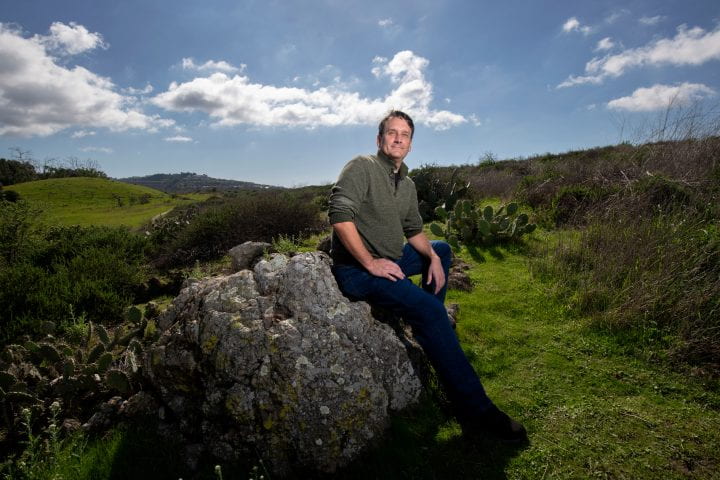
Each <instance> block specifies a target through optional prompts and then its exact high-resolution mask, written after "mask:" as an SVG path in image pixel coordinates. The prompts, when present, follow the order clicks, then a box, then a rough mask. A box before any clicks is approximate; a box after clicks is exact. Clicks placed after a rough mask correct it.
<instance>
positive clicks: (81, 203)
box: [5, 177, 209, 228]
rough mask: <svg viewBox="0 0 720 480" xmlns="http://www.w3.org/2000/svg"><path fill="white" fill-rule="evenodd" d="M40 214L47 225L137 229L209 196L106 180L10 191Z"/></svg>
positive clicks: (44, 183)
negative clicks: (177, 193)
mask: <svg viewBox="0 0 720 480" xmlns="http://www.w3.org/2000/svg"><path fill="white" fill-rule="evenodd" d="M5 191H8V192H10V191H14V192H17V193H18V194H19V195H20V198H22V199H24V200H26V201H27V202H28V203H30V204H31V205H33V206H34V207H36V208H37V209H38V210H39V217H38V220H39V221H40V222H42V223H45V224H46V225H83V226H90V225H95V226H98V225H103V226H120V225H124V226H127V227H131V228H137V227H140V226H141V225H143V224H144V223H146V222H147V221H148V220H149V219H151V218H152V217H154V216H156V215H159V214H161V213H163V212H168V211H170V210H172V209H173V208H174V207H176V206H179V205H188V204H190V203H192V202H197V201H200V200H203V199H206V198H208V196H209V195H207V194H192V195H183V196H172V195H168V194H165V193H162V192H159V191H157V190H153V189H151V188H147V187H140V186H136V185H128V184H126V183H121V182H116V181H114V180H108V179H105V178H84V177H72V178H56V179H48V180H38V181H33V182H28V183H21V184H18V185H12V186H10V187H6V189H5Z"/></svg>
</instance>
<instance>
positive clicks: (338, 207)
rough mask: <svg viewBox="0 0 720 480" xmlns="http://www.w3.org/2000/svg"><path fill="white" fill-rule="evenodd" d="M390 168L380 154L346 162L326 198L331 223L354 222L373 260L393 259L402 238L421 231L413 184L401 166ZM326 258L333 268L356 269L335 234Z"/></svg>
mask: <svg viewBox="0 0 720 480" xmlns="http://www.w3.org/2000/svg"><path fill="white" fill-rule="evenodd" d="M394 170H395V164H394V162H393V161H392V160H391V159H390V158H388V157H387V156H386V155H385V154H384V153H383V152H381V151H378V153H377V155H364V156H359V157H356V158H354V159H353V160H351V161H350V162H349V163H348V164H347V165H345V168H343V170H342V172H340V176H339V177H338V180H337V182H336V183H335V185H334V186H333V188H332V193H331V194H330V208H329V210H328V216H329V218H330V223H331V224H336V223H340V222H354V223H355V227H356V228H357V230H358V233H359V234H360V238H361V239H362V241H363V244H364V245H365V248H367V250H368V252H370V254H371V255H372V256H373V257H375V258H388V259H392V260H397V259H399V258H400V257H401V255H402V249H403V245H404V243H405V240H404V238H403V237H405V238H410V237H412V236H414V235H417V234H418V233H420V232H422V228H423V223H422V217H421V216H420V212H419V211H418V202H417V192H416V190H415V183H413V181H412V180H411V179H410V177H408V176H407V174H408V168H407V166H406V165H405V164H404V163H403V164H401V165H400V169H399V171H398V172H397V174H396V173H395V172H394ZM330 254H331V256H332V258H333V260H334V261H335V263H336V264H356V263H357V260H355V259H354V258H353V256H352V255H351V254H350V252H348V251H347V250H346V249H345V247H344V246H343V245H342V243H341V242H340V239H339V238H338V237H337V235H336V234H335V233H333V238H332V248H331V251H330Z"/></svg>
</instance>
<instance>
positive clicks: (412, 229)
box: [403, 183, 423, 238]
mask: <svg viewBox="0 0 720 480" xmlns="http://www.w3.org/2000/svg"><path fill="white" fill-rule="evenodd" d="M412 197H413V198H412V201H411V202H409V206H408V210H407V213H406V215H405V218H404V219H403V232H404V233H405V238H410V237H414V236H415V235H417V234H418V233H420V232H422V229H423V221H422V216H421V215H420V210H419V209H418V201H417V190H416V189H415V184H414V183H412Z"/></svg>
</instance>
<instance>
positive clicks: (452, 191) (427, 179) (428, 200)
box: [410, 165, 470, 222]
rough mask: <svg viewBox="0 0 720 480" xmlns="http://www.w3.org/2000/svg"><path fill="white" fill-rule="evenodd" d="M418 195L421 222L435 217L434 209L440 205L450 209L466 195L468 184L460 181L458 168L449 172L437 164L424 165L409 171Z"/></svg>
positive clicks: (447, 209)
mask: <svg viewBox="0 0 720 480" xmlns="http://www.w3.org/2000/svg"><path fill="white" fill-rule="evenodd" d="M410 176H411V178H412V179H413V182H415V188H416V189H417V195H418V209H419V210H420V215H421V216H422V218H423V222H429V221H431V220H435V219H437V216H436V215H435V210H436V209H437V207H442V208H443V209H445V210H446V211H451V210H452V209H453V208H454V207H455V203H456V202H457V201H458V200H459V199H461V198H464V197H465V196H467V194H468V190H469V188H470V184H469V183H467V182H465V181H462V180H461V179H460V178H459V175H458V169H457V168H455V169H453V170H452V172H450V174H449V177H448V171H447V169H445V168H442V167H438V166H437V165H424V166H422V167H420V168H419V169H415V170H413V171H412V172H410Z"/></svg>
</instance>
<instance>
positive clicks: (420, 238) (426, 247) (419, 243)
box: [407, 232, 439, 260]
mask: <svg viewBox="0 0 720 480" xmlns="http://www.w3.org/2000/svg"><path fill="white" fill-rule="evenodd" d="M407 241H408V243H409V244H410V245H412V247H413V248H414V249H415V250H417V251H418V253H419V254H420V255H422V256H423V257H425V258H427V259H428V260H432V258H433V257H437V253H435V250H433V248H432V245H430V240H428V238H427V235H425V233H424V232H420V233H418V234H417V235H413V236H412V237H410V238H408V239H407ZM438 258H439V257H438Z"/></svg>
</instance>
